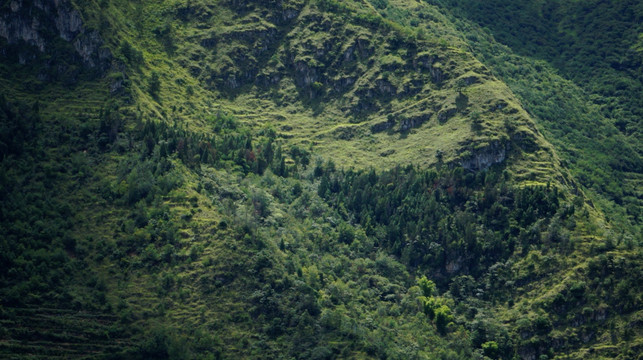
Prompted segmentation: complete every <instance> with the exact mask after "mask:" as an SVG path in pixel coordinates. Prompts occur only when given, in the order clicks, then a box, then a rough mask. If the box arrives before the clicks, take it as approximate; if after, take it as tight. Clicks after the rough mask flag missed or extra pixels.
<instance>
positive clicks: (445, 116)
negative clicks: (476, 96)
mask: <svg viewBox="0 0 643 360" xmlns="http://www.w3.org/2000/svg"><path fill="white" fill-rule="evenodd" d="M457 112H458V109H457V108H454V107H450V108H446V109H443V110H440V112H439V113H438V121H439V122H440V123H441V124H443V123H445V122H446V121H447V120H449V118H451V117H452V116H453V115H455V114H456V113H457Z"/></svg>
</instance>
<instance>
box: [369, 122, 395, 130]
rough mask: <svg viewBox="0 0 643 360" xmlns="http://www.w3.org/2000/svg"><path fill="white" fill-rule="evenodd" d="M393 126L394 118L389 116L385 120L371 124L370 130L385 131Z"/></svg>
mask: <svg viewBox="0 0 643 360" xmlns="http://www.w3.org/2000/svg"><path fill="white" fill-rule="evenodd" d="M393 126H395V120H394V119H393V118H390V119H388V120H386V121H382V122H379V123H377V124H375V125H373V126H371V132H372V133H378V132H382V131H386V130H388V129H390V128H392V127H393Z"/></svg>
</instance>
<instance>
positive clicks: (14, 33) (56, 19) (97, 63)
mask: <svg viewBox="0 0 643 360" xmlns="http://www.w3.org/2000/svg"><path fill="white" fill-rule="evenodd" d="M0 36H1V37H4V38H5V39H6V40H7V42H8V43H9V44H18V43H20V42H25V43H27V44H29V45H32V46H34V47H35V48H36V49H37V50H38V51H39V52H41V53H46V52H47V50H48V48H49V47H50V46H51V45H52V43H53V42H54V41H55V40H56V39H55V37H56V36H57V37H59V38H60V39H62V40H64V41H66V42H70V43H72V44H73V47H74V49H75V50H76V53H77V54H78V56H79V59H80V62H81V63H82V64H83V65H84V66H86V67H89V68H95V67H98V68H99V69H101V70H102V71H104V70H107V68H108V67H109V65H110V62H111V58H112V54H111V52H110V50H109V49H108V48H106V47H103V44H104V42H103V39H102V38H101V36H100V34H99V33H98V32H97V31H89V32H86V31H85V29H84V26H83V20H82V17H81V15H80V13H79V12H78V10H76V9H75V8H74V7H73V6H72V4H71V2H70V1H69V0H36V1H33V2H26V1H18V0H13V1H12V2H11V3H10V6H9V7H8V8H7V9H6V10H4V11H2V12H1V13H0ZM33 58H34V57H33V56H32V55H30V54H29V52H28V51H24V50H23V51H21V52H20V53H19V54H18V61H19V62H20V63H26V62H28V61H30V60H32V59H33ZM70 58H71V57H70Z"/></svg>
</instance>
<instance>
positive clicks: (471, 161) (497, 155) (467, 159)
mask: <svg viewBox="0 0 643 360" xmlns="http://www.w3.org/2000/svg"><path fill="white" fill-rule="evenodd" d="M468 152H469V153H470V154H468V155H466V156H464V158H463V159H462V160H461V161H460V165H462V167H463V168H464V169H465V170H470V171H480V170H485V169H487V168H489V167H490V166H491V165H494V164H498V163H501V162H503V161H505V159H506V158H507V144H505V143H503V142H500V141H493V142H491V143H490V144H488V145H486V146H482V147H478V148H477V149H475V150H469V151H468Z"/></svg>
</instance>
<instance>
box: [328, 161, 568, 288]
mask: <svg viewBox="0 0 643 360" xmlns="http://www.w3.org/2000/svg"><path fill="white" fill-rule="evenodd" d="M486 175H487V178H489V179H492V178H497V176H496V175H495V174H494V173H493V172H488V173H487V174H486ZM478 178H479V179H480V180H477V181H476V180H473V181H471V180H470V177H468V176H465V175H464V173H463V172H462V171H459V170H458V169H455V170H447V171H444V172H442V173H440V174H439V175H438V174H436V173H435V172H434V171H421V170H417V169H415V168H413V167H406V168H396V169H394V170H391V171H387V172H383V173H382V174H381V175H374V174H373V173H372V172H371V173H369V172H366V171H359V172H353V171H348V172H337V171H334V172H331V171H326V172H325V173H324V175H323V176H322V178H321V181H320V183H319V187H318V194H319V195H320V196H322V197H324V198H326V199H327V200H328V201H329V203H330V204H338V206H345V207H346V209H348V210H349V211H351V213H352V214H353V216H354V217H355V222H356V223H359V224H361V225H362V226H363V227H368V228H370V229H371V230H370V231H371V232H372V233H375V234H381V235H380V236H378V237H377V239H378V241H379V244H380V245H381V246H384V247H386V248H387V249H389V250H390V251H391V252H392V253H393V254H395V255H397V256H399V257H400V258H401V259H402V261H403V262H404V263H406V264H407V265H409V266H411V267H420V268H423V269H427V270H431V271H434V272H436V271H437V272H440V271H442V269H443V268H444V267H445V266H447V264H449V263H452V262H454V261H457V262H458V263H459V266H460V267H461V268H462V269H463V270H464V271H466V272H467V273H469V274H471V275H474V276H476V277H477V276H480V275H482V273H483V272H484V271H485V269H486V268H487V267H489V266H491V265H492V264H494V263H496V262H498V261H502V260H504V259H507V258H509V257H510V256H511V255H512V254H513V252H514V249H515V248H516V246H517V245H518V244H520V243H521V241H520V231H518V228H515V229H512V228H511V224H518V225H519V226H520V228H532V227H533V226H535V227H536V229H542V230H536V231H543V230H544V229H545V228H543V226H546V223H544V222H543V220H545V219H550V218H551V217H552V216H554V214H555V213H556V212H557V210H558V208H559V201H560V199H559V195H558V190H557V189H556V188H549V187H524V188H512V187H510V186H507V184H505V183H504V182H502V181H501V182H500V183H497V184H495V183H493V182H488V183H487V184H486V185H485V184H483V183H482V179H483V177H478ZM491 181H493V180H491ZM500 199H502V200H500ZM374 225H375V228H373V226H374ZM522 246H523V248H525V249H526V248H529V247H530V246H537V247H539V246H541V243H540V239H539V238H531V239H529V240H527V241H526V242H522Z"/></svg>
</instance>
